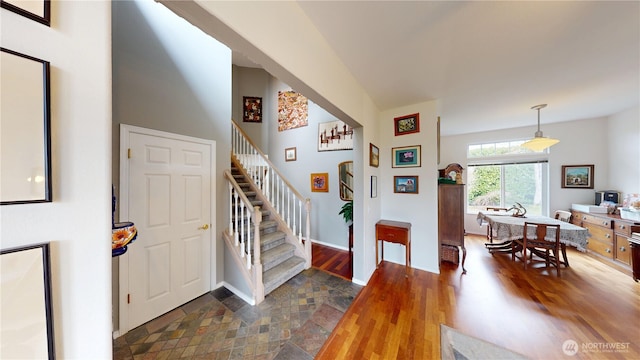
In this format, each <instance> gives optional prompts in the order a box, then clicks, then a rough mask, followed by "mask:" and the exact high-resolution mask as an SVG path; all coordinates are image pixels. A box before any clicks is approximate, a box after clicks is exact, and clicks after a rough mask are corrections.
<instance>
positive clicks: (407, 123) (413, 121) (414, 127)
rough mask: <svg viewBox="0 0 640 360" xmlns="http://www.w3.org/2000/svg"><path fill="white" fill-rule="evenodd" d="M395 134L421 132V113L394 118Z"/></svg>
mask: <svg viewBox="0 0 640 360" xmlns="http://www.w3.org/2000/svg"><path fill="white" fill-rule="evenodd" d="M393 128H394V130H395V135H396V136H398V135H407V134H412V133H417V132H420V114H419V113H415V114H411V115H405V116H399V117H397V118H394V119H393Z"/></svg>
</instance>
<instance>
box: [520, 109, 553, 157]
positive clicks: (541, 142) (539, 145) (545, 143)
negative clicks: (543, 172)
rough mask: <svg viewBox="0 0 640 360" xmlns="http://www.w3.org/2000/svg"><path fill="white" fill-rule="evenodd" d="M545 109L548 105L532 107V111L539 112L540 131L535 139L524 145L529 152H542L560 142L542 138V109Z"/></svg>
mask: <svg viewBox="0 0 640 360" xmlns="http://www.w3.org/2000/svg"><path fill="white" fill-rule="evenodd" d="M545 107H547V104H540V105H536V106H532V107H531V109H532V110H538V131H536V134H535V135H534V138H533V139H531V140H529V141H527V142H525V143H524V144H522V146H523V147H525V148H527V149H529V150H533V151H542V150H544V149H546V148H548V147H550V146H553V145H555V144H557V143H559V142H560V140H558V139H552V138H548V137H544V136H542V131H540V109H542V108H545Z"/></svg>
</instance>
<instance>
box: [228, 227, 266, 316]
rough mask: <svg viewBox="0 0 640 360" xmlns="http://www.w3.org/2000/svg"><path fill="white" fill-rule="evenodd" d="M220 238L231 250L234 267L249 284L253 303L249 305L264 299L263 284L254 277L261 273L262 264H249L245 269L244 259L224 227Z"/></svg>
mask: <svg viewBox="0 0 640 360" xmlns="http://www.w3.org/2000/svg"><path fill="white" fill-rule="evenodd" d="M222 238H223V239H224V241H225V243H226V244H227V246H228V247H229V249H230V250H231V253H232V254H233V256H231V257H232V258H233V260H234V262H235V263H236V268H238V269H240V273H241V274H242V277H243V278H244V279H245V281H246V282H247V284H249V288H251V291H252V294H251V298H252V299H253V304H251V305H257V304H260V303H261V302H262V301H263V300H264V296H265V295H266V294H265V293H264V284H263V283H257V282H256V281H255V279H256V278H257V276H256V275H257V274H258V271H259V273H260V274H262V264H260V263H257V264H253V265H252V266H251V269H247V265H246V261H245V259H244V258H242V256H241V255H240V251H239V249H238V247H237V246H235V239H234V238H233V236H232V235H231V234H229V229H226V230H224V231H223V232H222ZM260 278H262V277H260Z"/></svg>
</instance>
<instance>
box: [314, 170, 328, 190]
mask: <svg viewBox="0 0 640 360" xmlns="http://www.w3.org/2000/svg"><path fill="white" fill-rule="evenodd" d="M311 191H312V192H329V173H312V174H311Z"/></svg>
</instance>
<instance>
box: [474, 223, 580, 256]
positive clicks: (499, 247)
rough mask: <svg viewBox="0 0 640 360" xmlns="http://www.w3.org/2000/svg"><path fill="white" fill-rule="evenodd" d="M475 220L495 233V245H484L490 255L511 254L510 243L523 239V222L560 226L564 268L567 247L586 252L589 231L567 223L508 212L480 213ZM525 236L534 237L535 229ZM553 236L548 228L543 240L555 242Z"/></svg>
mask: <svg viewBox="0 0 640 360" xmlns="http://www.w3.org/2000/svg"><path fill="white" fill-rule="evenodd" d="M476 220H477V221H478V224H484V223H489V226H491V228H492V230H493V231H494V232H495V235H494V237H493V238H494V239H497V240H499V242H496V243H486V244H485V246H486V247H487V249H489V252H490V253H511V251H512V248H511V243H512V241H513V240H517V239H522V238H523V233H524V223H525V222H532V223H542V224H550V225H560V245H561V249H562V255H563V256H564V261H563V263H564V265H565V266H569V261H568V260H567V254H566V246H567V245H568V246H572V247H575V248H576V249H578V251H582V252H586V251H587V238H588V237H589V230H587V229H585V228H583V227H580V226H577V225H574V224H572V223H569V222H565V221H560V220H557V219H554V218H550V217H547V216H540V215H525V216H513V213H511V212H509V211H499V212H495V211H492V212H491V213H484V212H482V211H480V212H478V216H477V218H476ZM527 235H528V236H530V237H535V229H533V228H531V229H530V230H529V231H528V232H527ZM555 235H556V234H555V229H554V228H549V231H548V232H547V236H546V237H545V240H547V241H555Z"/></svg>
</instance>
